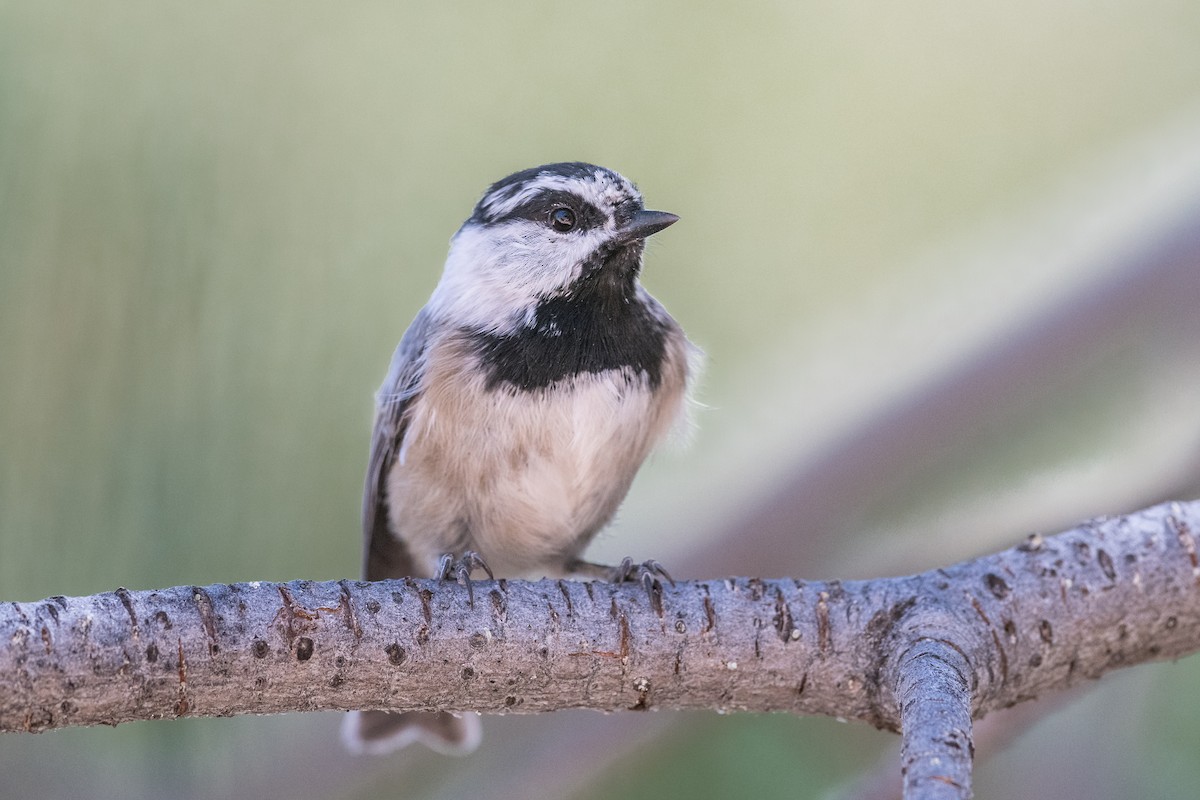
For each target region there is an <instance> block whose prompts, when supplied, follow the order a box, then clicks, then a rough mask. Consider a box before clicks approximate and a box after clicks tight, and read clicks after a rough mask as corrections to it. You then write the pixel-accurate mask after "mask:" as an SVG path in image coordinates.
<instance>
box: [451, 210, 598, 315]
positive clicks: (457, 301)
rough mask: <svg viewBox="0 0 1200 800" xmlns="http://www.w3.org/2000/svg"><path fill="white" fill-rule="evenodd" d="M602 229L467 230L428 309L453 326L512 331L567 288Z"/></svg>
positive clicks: (515, 226) (516, 226)
mask: <svg viewBox="0 0 1200 800" xmlns="http://www.w3.org/2000/svg"><path fill="white" fill-rule="evenodd" d="M607 235H608V234H607V233H606V232H605V231H603V230H595V231H587V232H584V233H574V234H559V233H556V232H554V231H551V230H550V229H548V228H545V227H542V226H539V225H536V224H534V223H530V222H526V221H523V222H515V223H512V224H509V225H505V226H501V227H498V228H489V229H485V228H481V227H477V226H468V227H465V228H463V229H462V230H460V231H459V232H458V233H457V234H456V235H455V237H454V239H453V241H452V242H451V246H450V255H449V256H448V257H447V259H446V268H445V271H444V272H443V274H442V279H441V281H439V283H438V285H437V288H436V289H435V290H434V292H433V297H432V298H430V301H429V305H430V308H431V310H432V311H433V312H434V313H435V314H437V315H439V316H441V317H443V318H445V319H448V320H450V321H452V322H453V323H455V324H457V325H464V326H470V327H475V328H480V329H483V330H488V331H493V332H497V333H505V332H508V331H511V330H512V329H513V328H515V327H516V326H517V325H519V324H520V323H521V322H522V321H524V320H526V319H527V318H528V317H529V315H530V314H531V313H532V312H533V309H534V307H535V306H536V305H537V303H538V301H539V300H540V299H542V298H545V297H549V296H551V295H553V294H555V293H558V292H561V291H563V290H564V289H566V288H567V287H568V286H570V284H571V283H572V282H574V281H575V280H577V279H578V278H579V276H580V265H581V264H582V263H583V262H584V261H586V260H587V258H588V257H589V256H590V255H591V254H592V253H593V252H595V250H596V248H598V247H599V246H600V245H601V244H602V243H603V242H604V240H605V239H606V238H607Z"/></svg>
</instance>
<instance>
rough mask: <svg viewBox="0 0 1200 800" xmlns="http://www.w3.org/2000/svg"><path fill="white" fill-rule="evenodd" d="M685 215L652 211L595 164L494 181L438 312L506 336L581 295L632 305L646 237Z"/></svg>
mask: <svg viewBox="0 0 1200 800" xmlns="http://www.w3.org/2000/svg"><path fill="white" fill-rule="evenodd" d="M677 219H678V217H676V216H675V215H674V214H669V213H667V212H665V211H647V210H646V209H645V208H644V207H643V204H642V195H641V193H640V192H638V190H637V188H636V187H635V186H634V185H633V184H632V183H630V182H629V181H628V180H626V179H625V178H624V177H622V176H621V175H618V174H617V173H616V172H613V171H612V170H609V169H605V168H604V167H597V166H594V165H592V164H584V163H579V162H569V163H561V164H546V165H544V166H541V167H534V168H532V169H527V170H523V171H521V172H517V173H515V174H513V175H509V176H508V177H507V178H504V179H503V180H501V181H498V182H496V183H494V184H492V185H491V186H490V187H489V188H488V190H487V191H486V192H485V193H484V195H483V197H482V198H481V199H480V200H479V202H478V204H476V206H475V210H474V212H473V213H472V214H471V216H470V218H469V219H468V220H467V221H466V222H464V223H463V226H462V227H461V228H460V229H459V231H458V233H456V234H455V235H454V238H453V239H452V240H451V243H450V254H449V256H448V257H447V259H446V269H445V272H444V274H443V276H442V280H441V282H440V283H439V284H438V288H437V290H436V291H435V292H434V296H433V298H432V300H431V306H433V307H434V309H436V310H437V311H439V312H441V313H444V314H446V315H447V316H448V317H449V318H451V319H454V320H455V321H456V322H457V323H459V324H461V325H466V326H470V327H473V328H476V329H478V330H486V331H489V332H493V333H506V332H508V331H511V330H513V329H515V328H517V327H520V326H522V325H525V324H528V322H529V320H530V319H531V318H532V316H533V314H534V313H535V310H536V308H537V306H538V304H539V303H542V302H545V301H547V300H553V299H555V298H561V297H564V296H570V295H578V294H579V293H580V292H596V293H598V296H603V297H604V298H606V299H609V300H612V299H617V298H620V297H627V298H629V299H632V297H633V295H634V293H635V291H636V287H637V276H638V272H639V271H640V269H641V263H642V251H643V248H644V241H645V239H646V237H647V236H650V235H651V234H653V233H657V232H658V231H661V230H662V229H663V228H666V227H667V226H668V225H671V224H672V223H674V222H675V221H676V220H677Z"/></svg>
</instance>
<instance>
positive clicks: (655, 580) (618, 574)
mask: <svg viewBox="0 0 1200 800" xmlns="http://www.w3.org/2000/svg"><path fill="white" fill-rule="evenodd" d="M660 577H663V578H666V579H667V583H669V584H671V586H674V585H675V579H674V578H672V577H671V573H669V572H667V570H666V568H665V567H664V566H663V565H662V564H660V563H658V562H657V561H655V560H654V559H650V560H649V561H643V562H642V563H640V564H634V563H633V559H632V558H630V557H628V556H626V557H625V558H623V559H621V563H620V564H617V565H616V566H615V567H613V568H612V570H611V572H610V573H609V577H608V579H609V580H610V581H612V582H613V583H625V582H632V581H638V582H640V583H641V584H642V586H644V587H645V589H646V591H647V592H649V593H650V594H651V595H661V594H662V581H660V580H659V578H660Z"/></svg>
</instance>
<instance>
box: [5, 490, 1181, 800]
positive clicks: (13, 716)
mask: <svg viewBox="0 0 1200 800" xmlns="http://www.w3.org/2000/svg"><path fill="white" fill-rule="evenodd" d="M1198 530H1200V502H1192V503H1174V504H1169V505H1162V506H1156V507H1154V508H1150V509H1147V510H1145V511H1142V512H1139V513H1136V514H1132V515H1129V516H1126V517H1114V518H1110V519H1103V520H1095V521H1092V522H1088V523H1085V524H1083V525H1082V526H1080V527H1078V528H1076V529H1074V530H1071V531H1068V532H1066V533H1063V534H1059V535H1058V536H1054V537H1050V538H1046V539H1041V538H1039V537H1032V538H1031V539H1030V540H1029V541H1027V542H1025V543H1024V544H1023V545H1021V546H1019V547H1015V548H1012V549H1009V550H1006V551H1003V552H1001V553H997V554H994V555H989V556H984V557H982V558H978V559H974V560H971V561H966V562H963V563H960V564H957V565H954V566H951V567H947V568H944V569H938V570H933V571H930V572H926V573H922V574H920V575H914V576H909V577H900V578H885V579H878V580H870V581H845V582H840V581H828V582H817V581H796V580H791V579H785V580H760V579H757V578H736V579H725V580H713V581H696V582H687V583H682V582H681V583H679V584H677V585H676V586H674V587H670V586H667V587H665V588H664V590H663V592H662V594H661V596H659V595H652V594H648V593H647V592H646V591H645V590H644V589H643V588H642V587H641V586H640V585H638V584H625V585H612V584H606V583H576V582H570V581H549V580H543V581H538V582H524V581H476V582H474V597H475V602H474V605H473V606H472V605H471V604H470V603H469V600H468V594H467V591H466V590H465V589H464V588H463V587H461V586H459V585H457V584H455V583H450V582H439V581H429V580H403V581H384V582H379V583H363V582H354V581H337V582H324V583H317V582H309V581H297V582H292V583H287V584H272V583H252V584H233V585H213V586H206V587H175V588H171V589H161V590H157V591H128V590H125V589H118V590H117V591H115V592H110V593H105V594H100V595H94V596H91V597H78V598H65V597H53V598H49V599H47V600H44V601H40V602H35V603H3V604H0V731H29V732H39V731H44V730H49V729H52V728H58V727H64V726H69V725H94V724H109V725H112V724H116V723H119V722H125V721H128V720H136V719H158V718H163V717H178V716H225V715H232V714H245V713H257V714H264V713H281V712H285V711H309V710H330V709H351V708H359V709H368V708H387V709H393V710H418V709H420V710H429V709H443V710H453V711H469V710H471V711H480V712H484V713H531V712H538V711H550V710H555V709H561V708H592V709H598V710H604V711H616V710H622V709H629V710H648V709H658V708H664V709H681V708H707V709H717V710H726V711H792V712H796V713H803V714H827V715H832V716H837V717H842V718H853V719H860V720H864V721H866V722H869V723H871V724H873V725H876V726H879V727H882V728H887V729H891V730H899V729H901V727H903V729H904V734H905V739H904V750H903V754H902V759H903V768H904V773H905V776H906V778H905V780H906V796H909V797H930V798H932V797H968V796H970V767H971V757H972V743H971V730H970V727H971V725H970V723H971V719H972V718H979V717H981V716H983V715H984V714H986V713H987V712H988V711H991V710H994V709H997V708H1004V707H1007V706H1011V705H1013V704H1015V703H1019V702H1022V701H1024V700H1028V699H1032V698H1034V697H1037V696H1039V695H1041V694H1045V693H1048V692H1053V691H1059V690H1061V689H1064V688H1066V687H1068V686H1071V685H1074V684H1077V683H1079V682H1081V681H1083V680H1086V679H1092V678H1096V677H1099V676H1100V675H1101V674H1103V673H1104V672H1106V671H1108V670H1110V669H1113V668H1116V667H1121V666H1128V665H1132V664H1136V663H1140V662H1143V661H1150V660H1155V659H1165V658H1177V657H1179V656H1182V655H1184V654H1187V653H1190V652H1192V651H1194V650H1196V649H1197V648H1200V557H1198V555H1197V542H1196V538H1195V532H1196V531H1198Z"/></svg>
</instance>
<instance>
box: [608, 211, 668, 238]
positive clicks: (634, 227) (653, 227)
mask: <svg viewBox="0 0 1200 800" xmlns="http://www.w3.org/2000/svg"><path fill="white" fill-rule="evenodd" d="M678 221H679V217H678V216H677V215H675V214H672V213H670V212H669V211H644V210H643V211H639V212H637V213H636V214H634V215H633V219H631V220H629V223H628V224H626V225H625V226H624V227H623V228H621V229H620V230H619V231H617V237H618V240H619V241H621V242H632V241H634V240H636V239H645V238H646V237H647V236H650V235H652V234H655V233H658V232H659V231H661V230H662V229H663V228H666V227H669V226H671V225H674V224H675V223H676V222H678Z"/></svg>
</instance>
